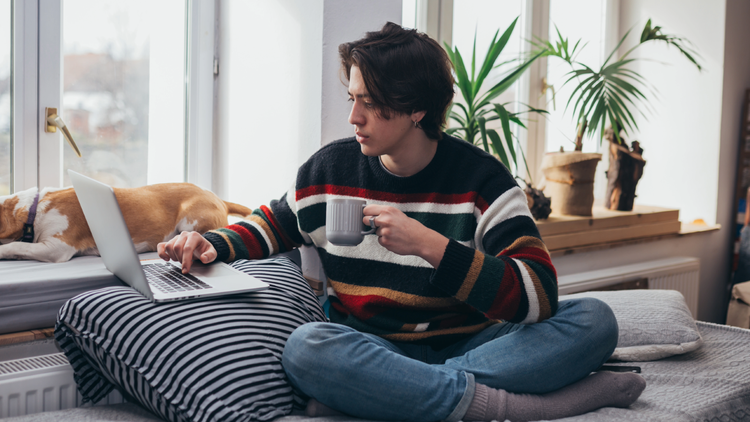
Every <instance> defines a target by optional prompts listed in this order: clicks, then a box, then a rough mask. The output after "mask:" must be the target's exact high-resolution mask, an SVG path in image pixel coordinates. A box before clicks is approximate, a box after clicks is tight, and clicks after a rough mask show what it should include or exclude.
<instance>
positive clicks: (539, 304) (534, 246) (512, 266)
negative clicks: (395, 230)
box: [431, 186, 557, 324]
mask: <svg viewBox="0 0 750 422" xmlns="http://www.w3.org/2000/svg"><path fill="white" fill-rule="evenodd" d="M475 243H476V245H477V249H473V248H470V247H468V246H465V245H463V244H461V243H459V242H456V241H455V240H451V241H450V242H449V243H448V246H447V247H446V249H445V254H444V255H443V259H442V261H441V262H440V265H439V266H438V268H437V270H436V271H435V273H434V274H433V277H432V280H431V282H432V284H433V285H436V286H438V287H439V288H441V289H443V290H445V291H447V292H449V293H450V294H451V295H453V296H454V297H455V298H457V299H458V300H460V301H462V302H464V303H466V304H468V305H470V306H472V307H473V308H475V309H477V310H479V311H480V312H482V313H484V314H485V315H486V316H487V317H488V318H491V319H501V320H506V321H511V322H517V323H522V324H531V323H535V322H539V321H542V320H544V319H547V318H549V317H551V316H552V315H554V314H555V313H556V312H557V274H556V272H555V268H554V267H553V265H552V261H551V259H550V256H549V252H548V251H547V247H546V246H545V245H544V242H542V239H541V236H540V235H539V231H538V230H537V228H536V224H535V223H534V220H533V218H532V217H531V213H530V212H529V209H528V205H527V204H526V195H525V194H524V193H523V191H522V190H521V188H519V187H518V186H515V187H513V188H511V189H508V190H507V191H506V192H504V193H503V194H502V195H500V196H499V197H498V198H497V199H496V200H495V201H493V202H492V203H491V204H489V206H488V207H487V209H486V210H485V211H483V212H482V215H481V217H480V218H479V220H478V224H477V230H476V234H475Z"/></svg>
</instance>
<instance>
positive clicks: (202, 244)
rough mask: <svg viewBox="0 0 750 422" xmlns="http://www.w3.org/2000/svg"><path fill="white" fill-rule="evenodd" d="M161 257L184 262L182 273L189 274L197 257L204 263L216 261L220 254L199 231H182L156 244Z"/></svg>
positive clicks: (166, 259)
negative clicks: (166, 240) (167, 240)
mask: <svg viewBox="0 0 750 422" xmlns="http://www.w3.org/2000/svg"><path fill="white" fill-rule="evenodd" d="M156 251H157V252H158V253H159V258H161V259H163V260H165V261H169V260H170V259H171V260H173V261H178V262H180V263H181V264H182V273H183V274H187V272H188V271H190V267H191V266H192V265H193V260H194V259H197V260H200V262H202V263H204V264H208V263H211V262H214V260H215V259H216V256H217V255H218V254H217V252H216V249H214V246H213V245H212V244H211V242H209V241H208V240H206V238H205V237H203V236H201V234H200V233H198V232H182V233H180V234H179V235H177V236H175V237H173V238H172V239H170V240H169V242H162V243H159V244H158V245H156Z"/></svg>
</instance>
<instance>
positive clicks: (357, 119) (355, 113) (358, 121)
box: [349, 102, 364, 125]
mask: <svg viewBox="0 0 750 422" xmlns="http://www.w3.org/2000/svg"><path fill="white" fill-rule="evenodd" d="M363 123H364V116H363V115H362V110H361V106H360V105H359V104H357V103H356V102H354V103H352V111H351V112H349V124H352V125H362V124H363Z"/></svg>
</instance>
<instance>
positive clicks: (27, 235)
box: [21, 192, 39, 243]
mask: <svg viewBox="0 0 750 422" xmlns="http://www.w3.org/2000/svg"><path fill="white" fill-rule="evenodd" d="M37 205H39V192H37V193H36V196H35V197H34V202H33V203H32V204H31V208H29V218H28V219H27V220H26V224H24V225H23V236H21V242H26V243H34V219H35V218H36V206H37Z"/></svg>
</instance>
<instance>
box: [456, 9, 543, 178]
mask: <svg viewBox="0 0 750 422" xmlns="http://www.w3.org/2000/svg"><path fill="white" fill-rule="evenodd" d="M517 21H518V18H516V19H515V20H514V21H513V23H511V25H510V26H509V27H508V29H506V30H505V32H504V33H503V34H502V35H501V36H500V38H498V35H499V34H500V30H498V31H497V32H495V36H494V37H493V38H492V42H491V43H490V46H489V49H488V51H487V55H486V56H485V59H484V62H483V63H482V64H481V65H480V66H479V68H478V69H477V67H476V46H477V39H476V35H474V47H473V49H472V52H471V73H469V72H468V71H467V69H466V65H465V64H464V60H463V57H462V56H461V53H460V52H459V51H458V48H457V47H456V48H454V49H453V50H451V48H450V46H449V45H448V44H446V45H445V47H446V48H445V49H446V51H447V52H448V56H449V57H450V59H451V62H453V67H454V68H455V71H456V86H457V87H458V89H459V91H460V92H461V96H462V97H463V99H464V101H465V102H466V104H462V103H458V102H454V103H453V104H452V105H451V110H450V112H449V117H450V119H451V120H453V121H455V122H456V123H458V125H459V126H458V127H452V128H449V129H447V130H446V132H447V133H449V134H454V135H456V136H458V137H460V138H462V139H464V140H465V141H467V142H470V143H472V144H475V145H479V146H481V147H482V148H484V150H485V151H487V152H488V153H490V154H495V155H496V156H497V157H499V158H500V161H502V163H503V164H505V166H506V167H508V169H511V168H512V167H511V163H512V164H513V165H515V166H516V168H517V166H518V154H516V148H515V147H514V145H513V144H514V141H513V138H514V135H513V133H512V132H511V129H510V128H511V126H510V124H511V122H513V123H516V124H518V125H519V126H521V127H523V128H526V126H525V125H524V124H523V122H522V121H521V119H520V118H519V116H520V115H521V114H522V113H528V112H535V113H547V112H546V111H545V110H538V109H535V108H532V107H530V106H527V108H528V110H526V111H523V112H510V111H508V108H507V106H508V103H502V104H501V103H497V102H493V100H495V99H496V98H497V97H498V96H499V95H500V94H502V93H503V92H505V91H506V90H507V89H508V88H510V87H511V86H512V85H513V84H514V83H515V82H516V81H517V80H518V78H520V77H521V75H522V74H523V72H525V71H526V70H527V69H528V68H529V67H530V66H531V64H532V63H533V62H534V60H536V59H538V58H539V57H542V56H544V55H546V54H548V53H547V52H546V51H541V52H537V53H536V54H534V55H532V56H531V57H530V58H528V59H527V60H525V61H523V63H522V64H520V65H519V66H517V67H514V68H513V69H511V70H510V71H509V72H508V73H507V74H505V75H504V77H503V78H502V80H500V81H499V82H498V83H496V84H495V85H493V86H492V87H490V88H489V89H487V90H486V91H483V89H482V88H483V87H482V85H483V84H484V83H485V81H486V80H487V76H488V75H489V74H490V71H491V70H492V69H493V68H496V67H499V66H502V65H504V64H507V63H510V62H514V61H516V60H515V59H514V60H510V61H507V62H502V63H499V64H496V62H497V61H498V58H499V57H500V54H501V53H502V52H503V49H504V48H505V46H506V45H507V44H508V40H509V39H510V36H511V34H512V33H513V29H514V28H515V26H516V22H517ZM494 120H500V125H501V127H502V135H501V134H499V133H498V131H497V130H495V129H491V128H488V127H487V122H491V121H494ZM520 153H521V157H522V159H523V162H524V165H526V159H525V157H524V156H523V151H520ZM526 170H527V174H529V173H530V172H529V171H528V165H526Z"/></svg>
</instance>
